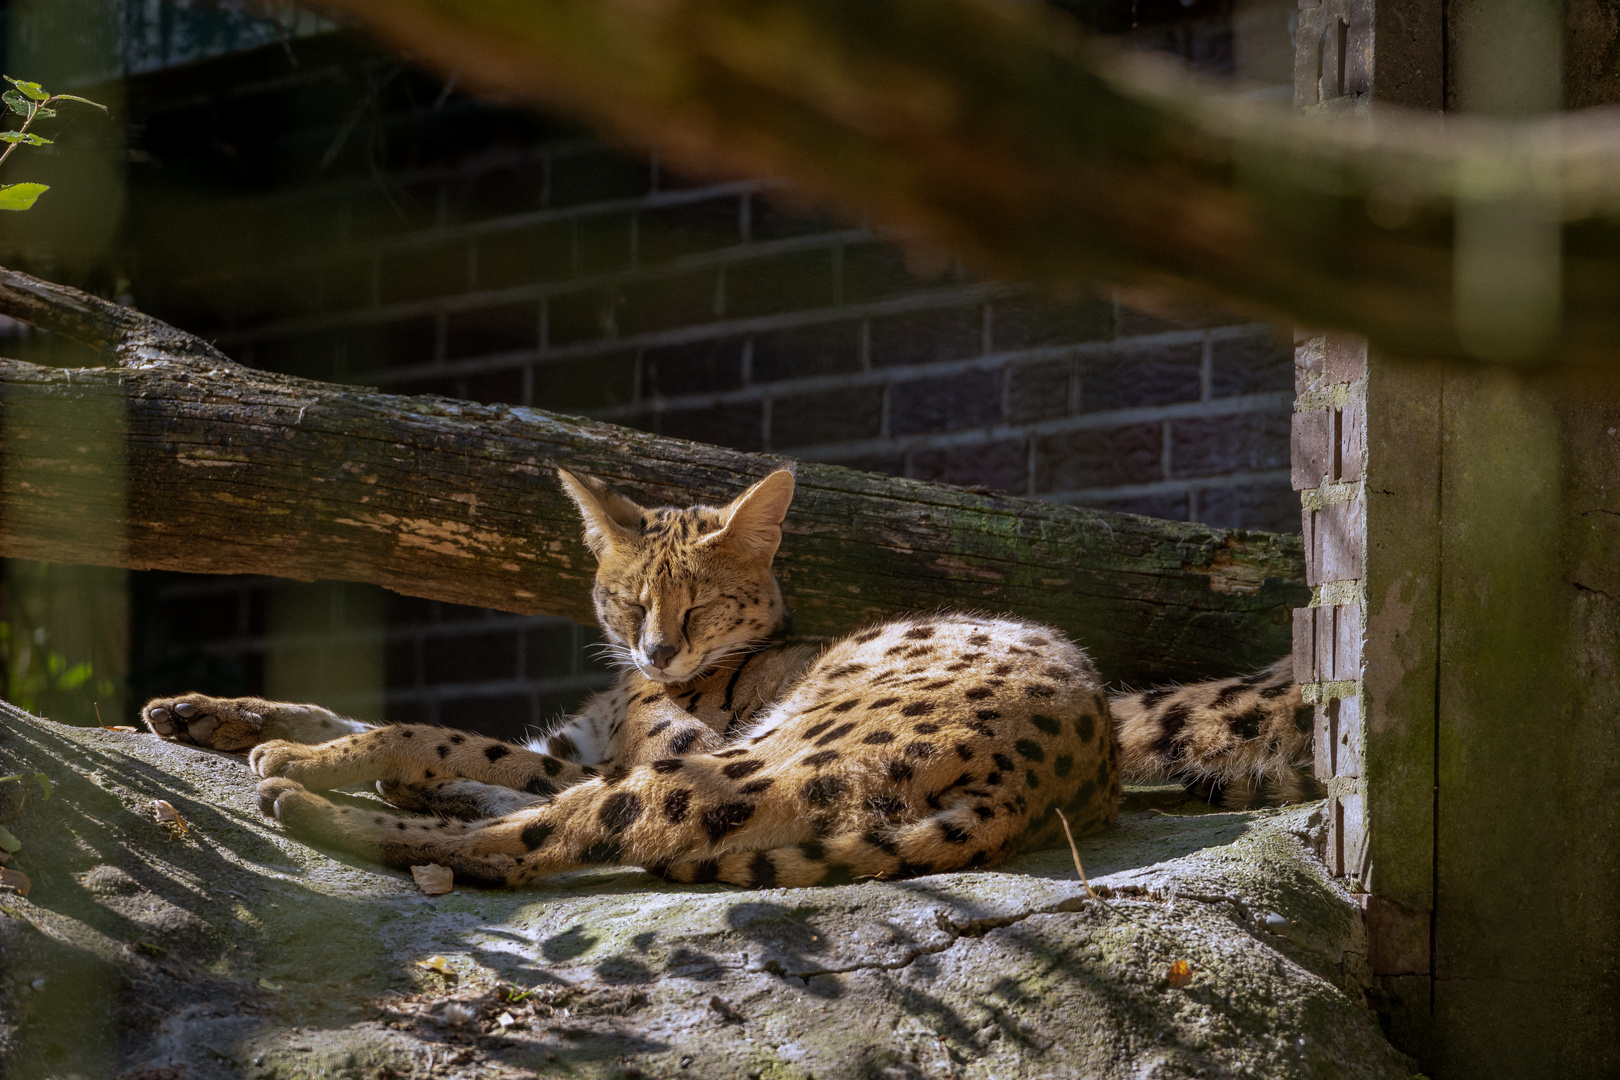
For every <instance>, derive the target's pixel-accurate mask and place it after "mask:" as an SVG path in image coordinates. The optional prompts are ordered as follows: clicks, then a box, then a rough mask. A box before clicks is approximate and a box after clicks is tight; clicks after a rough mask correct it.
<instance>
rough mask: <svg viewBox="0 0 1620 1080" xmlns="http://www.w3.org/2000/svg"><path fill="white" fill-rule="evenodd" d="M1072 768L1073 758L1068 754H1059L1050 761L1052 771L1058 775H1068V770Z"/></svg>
mask: <svg viewBox="0 0 1620 1080" xmlns="http://www.w3.org/2000/svg"><path fill="white" fill-rule="evenodd" d="M1072 768H1074V758H1072V757H1070V756H1069V755H1068V754H1059V755H1058V756H1057V758H1056V760H1054V761H1053V762H1052V771H1053V772H1055V773H1057V774H1058V775H1059V776H1068V775H1069V770H1070V769H1072Z"/></svg>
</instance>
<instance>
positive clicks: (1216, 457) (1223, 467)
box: [1170, 413, 1289, 486]
mask: <svg viewBox="0 0 1620 1080" xmlns="http://www.w3.org/2000/svg"><path fill="white" fill-rule="evenodd" d="M1288 427H1289V425H1288V414H1287V413H1239V414H1237V415H1235V416H1211V417H1201V418H1190V419H1180V420H1175V421H1172V422H1171V425H1170V474H1171V475H1172V476H1223V475H1225V474H1227V473H1233V472H1247V471H1251V470H1262V469H1286V468H1287V467H1288ZM1284 486H1286V483H1285V485H1284Z"/></svg>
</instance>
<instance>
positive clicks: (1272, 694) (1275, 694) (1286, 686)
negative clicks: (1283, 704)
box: [1260, 682, 1294, 698]
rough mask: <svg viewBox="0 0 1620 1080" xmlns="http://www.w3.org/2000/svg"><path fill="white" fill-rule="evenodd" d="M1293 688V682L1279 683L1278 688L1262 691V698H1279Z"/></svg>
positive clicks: (1267, 688)
mask: <svg viewBox="0 0 1620 1080" xmlns="http://www.w3.org/2000/svg"><path fill="white" fill-rule="evenodd" d="M1293 688H1294V684H1293V683H1291V682H1284V683H1279V684H1278V685H1276V686H1268V687H1266V688H1265V689H1264V690H1262V691H1260V696H1261V697H1263V698H1279V697H1282V696H1283V695H1284V694H1286V693H1288V691H1290V690H1292V689H1293Z"/></svg>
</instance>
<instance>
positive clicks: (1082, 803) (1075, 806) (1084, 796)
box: [1065, 780, 1097, 814]
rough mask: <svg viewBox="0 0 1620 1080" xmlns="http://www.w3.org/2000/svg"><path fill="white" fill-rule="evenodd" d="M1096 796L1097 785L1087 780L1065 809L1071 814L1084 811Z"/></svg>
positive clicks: (1076, 791)
mask: <svg viewBox="0 0 1620 1080" xmlns="http://www.w3.org/2000/svg"><path fill="white" fill-rule="evenodd" d="M1096 794H1097V785H1096V784H1094V783H1092V782H1091V781H1090V780H1087V781H1086V782H1085V783H1083V784H1081V785H1080V786H1079V788H1077V789H1076V790H1075V793H1074V795H1073V796H1071V797H1070V799H1069V801H1068V804H1067V805H1066V806H1065V809H1066V810H1068V811H1069V813H1071V814H1072V813H1074V812H1076V811H1078V810H1083V809H1085V808H1086V805H1087V804H1088V803H1090V802H1091V800H1092V797H1093V796H1095V795H1096Z"/></svg>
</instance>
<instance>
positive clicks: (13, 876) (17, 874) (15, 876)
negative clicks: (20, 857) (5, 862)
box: [0, 867, 34, 896]
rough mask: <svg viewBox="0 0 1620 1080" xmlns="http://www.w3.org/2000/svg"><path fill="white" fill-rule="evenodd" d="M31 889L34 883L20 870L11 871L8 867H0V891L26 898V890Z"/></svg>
mask: <svg viewBox="0 0 1620 1080" xmlns="http://www.w3.org/2000/svg"><path fill="white" fill-rule="evenodd" d="M33 887H34V883H33V882H32V881H29V880H28V875H27V874H25V873H23V872H22V871H21V870H13V869H11V868H10V867H0V889H4V890H6V891H7V892H14V893H20V894H22V895H23V896H27V895H28V890H29V889H32V888H33Z"/></svg>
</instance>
